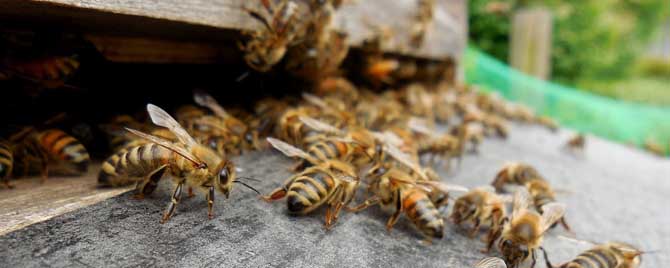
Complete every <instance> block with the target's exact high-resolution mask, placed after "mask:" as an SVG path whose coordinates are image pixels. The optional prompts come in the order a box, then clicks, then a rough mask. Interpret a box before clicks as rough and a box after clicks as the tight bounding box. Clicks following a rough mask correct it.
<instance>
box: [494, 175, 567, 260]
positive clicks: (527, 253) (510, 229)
mask: <svg viewBox="0 0 670 268" xmlns="http://www.w3.org/2000/svg"><path fill="white" fill-rule="evenodd" d="M529 199H530V197H529V195H528V192H527V191H526V190H525V189H524V188H520V189H519V190H518V191H516V192H515V193H514V198H513V201H512V216H511V218H510V220H509V222H507V223H506V224H505V226H504V227H503V231H502V235H501V238H500V240H499V242H498V248H499V250H500V253H501V254H502V256H503V259H504V260H505V263H506V264H507V266H508V267H511V268H516V267H518V266H519V265H520V264H521V263H523V262H524V261H526V260H527V259H528V258H530V259H531V264H530V267H531V268H532V267H535V262H536V258H537V256H536V250H537V249H541V248H542V238H543V235H544V233H545V232H546V231H547V230H548V229H549V228H550V227H551V226H552V225H553V224H554V223H555V222H556V221H557V220H558V219H560V218H561V217H563V214H564V212H565V206H564V205H563V204H560V203H549V204H546V205H544V207H543V211H544V213H543V214H542V215H540V214H538V213H537V212H535V211H531V210H529V209H528V205H529Z"/></svg>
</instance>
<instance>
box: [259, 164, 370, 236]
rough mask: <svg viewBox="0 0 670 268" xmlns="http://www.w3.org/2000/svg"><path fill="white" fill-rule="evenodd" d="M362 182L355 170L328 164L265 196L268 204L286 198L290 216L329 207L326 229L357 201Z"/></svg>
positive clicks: (289, 181)
mask: <svg viewBox="0 0 670 268" xmlns="http://www.w3.org/2000/svg"><path fill="white" fill-rule="evenodd" d="M358 183H359V179H358V175H357V173H356V171H355V169H354V167H353V166H351V165H350V164H348V163H346V162H342V161H338V160H327V161H325V162H323V163H320V164H318V165H315V166H312V167H309V168H307V169H305V170H303V171H302V172H300V173H298V174H296V175H294V176H292V177H290V178H289V179H288V180H286V182H284V184H283V185H282V186H281V187H279V188H277V189H275V190H273V191H272V192H270V193H269V194H268V195H266V196H263V199H264V200H265V201H267V202H271V201H275V200H279V199H281V198H284V197H286V202H287V203H286V204H287V208H288V211H289V213H291V214H297V215H304V214H307V213H310V212H312V211H313V210H315V209H317V208H319V207H321V206H322V205H327V206H328V207H327V210H326V220H325V227H326V229H330V228H331V227H332V226H333V224H335V222H337V219H338V216H339V213H340V210H341V209H342V207H346V206H347V205H348V204H349V203H350V202H351V200H353V198H354V195H355V193H356V189H357V187H358Z"/></svg>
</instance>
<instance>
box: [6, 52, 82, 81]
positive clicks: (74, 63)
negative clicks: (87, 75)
mask: <svg viewBox="0 0 670 268" xmlns="http://www.w3.org/2000/svg"><path fill="white" fill-rule="evenodd" d="M78 69H79V61H78V60H77V56H76V55H73V56H48V57H43V58H35V59H26V60H18V59H4V62H3V63H2V66H0V77H4V78H5V79H9V78H18V79H20V80H24V81H28V82H31V83H34V84H38V85H40V86H42V87H45V88H58V87H62V86H66V85H65V82H66V81H67V79H68V78H70V77H71V76H72V75H73V74H74V73H75V72H76V71H77V70H78Z"/></svg>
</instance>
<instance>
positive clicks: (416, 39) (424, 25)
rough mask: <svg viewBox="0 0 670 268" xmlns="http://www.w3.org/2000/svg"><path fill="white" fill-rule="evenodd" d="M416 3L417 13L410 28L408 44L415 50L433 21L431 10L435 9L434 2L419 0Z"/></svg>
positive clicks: (419, 45)
mask: <svg viewBox="0 0 670 268" xmlns="http://www.w3.org/2000/svg"><path fill="white" fill-rule="evenodd" d="M418 2H419V3H418V12H417V14H416V15H415V16H414V22H413V24H412V26H411V27H410V44H412V46H414V47H415V48H418V47H421V45H422V44H423V40H424V39H425V36H426V32H427V31H428V27H430V22H431V21H432V20H433V8H434V7H435V0H419V1H418Z"/></svg>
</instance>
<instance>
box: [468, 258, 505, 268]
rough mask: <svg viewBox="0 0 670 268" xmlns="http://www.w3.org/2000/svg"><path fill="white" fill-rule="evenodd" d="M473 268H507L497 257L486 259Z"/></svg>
mask: <svg viewBox="0 0 670 268" xmlns="http://www.w3.org/2000/svg"><path fill="white" fill-rule="evenodd" d="M475 268H507V265H506V264H505V261H503V260H502V259H501V258H498V257H486V258H484V259H482V260H481V261H479V262H477V263H476V264H475Z"/></svg>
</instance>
